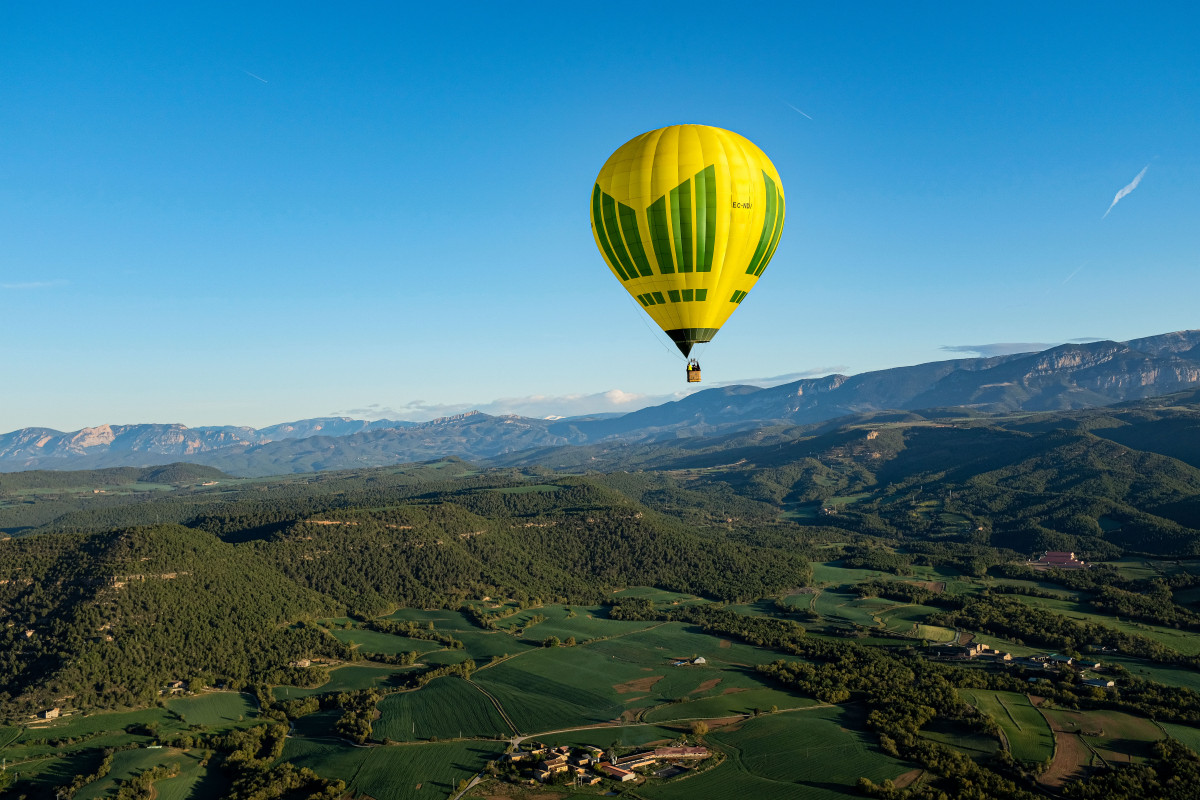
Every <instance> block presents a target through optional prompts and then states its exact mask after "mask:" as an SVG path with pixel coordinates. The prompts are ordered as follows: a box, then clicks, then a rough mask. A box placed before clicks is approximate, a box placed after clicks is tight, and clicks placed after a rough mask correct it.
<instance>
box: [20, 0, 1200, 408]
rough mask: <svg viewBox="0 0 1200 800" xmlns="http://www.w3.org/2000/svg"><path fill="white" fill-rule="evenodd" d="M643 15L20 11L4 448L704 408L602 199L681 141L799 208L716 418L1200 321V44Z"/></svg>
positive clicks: (873, 19)
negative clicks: (1045, 347) (85, 430)
mask: <svg viewBox="0 0 1200 800" xmlns="http://www.w3.org/2000/svg"><path fill="white" fill-rule="evenodd" d="M647 8H651V7H650V6H646V4H644V3H640V4H639V3H630V4H622V3H609V4H604V5H602V6H597V5H589V6H586V7H583V6H581V7H580V8H579V9H575V8H572V7H571V6H570V5H569V4H550V3H544V4H542V3H531V4H503V5H502V4H486V5H485V4H459V5H448V4H447V5H437V4H429V5H428V6H427V7H425V8H421V9H418V10H414V9H412V8H407V7H404V8H397V7H396V6H395V5H394V4H371V3H359V4H353V5H342V6H335V5H334V4H328V3H275V4H232V3H229V4H226V3H205V4H190V3H179V4H156V3H145V4H125V3H106V4H93V3H82V2H75V3H62V4H54V5H51V4H33V3H25V4H16V3H9V4H4V5H2V6H0V76H2V78H3V79H2V80H0V143H2V145H3V146H2V147H0V359H2V364H3V367H2V369H3V373H2V374H3V380H2V382H0V383H2V388H0V431H7V430H12V429H15V428H19V427H26V426H47V427H54V428H58V429H62V430H72V429H75V428H79V427H82V426H85V425H97V424H101V423H133V422H182V423H184V424H187V425H192V426H196V425H211V424H246V425H254V426H262V425H266V424H270V423H274V422H280V421H284V420H290V419H298V418H302V417H312V416H322V415H327V414H334V413H337V414H346V415H350V416H388V417H391V418H407V419H421V418H428V417H430V416H436V415H440V414H443V413H449V412H454V411H458V410H463V409H466V408H482V409H485V410H488V411H492V412H502V411H515V412H518V413H527V414H531V415H539V416H541V415H547V414H552V413H559V414H570V413H580V412H584V411H596V410H631V409H632V408H635V407H638V406H639V405H640V404H644V403H646V402H650V401H651V400H657V399H658V398H664V397H669V396H672V395H673V394H675V393H677V392H679V391H681V390H683V389H684V388H685V387H684V384H683V380H684V378H683V369H682V363H681V361H680V360H679V357H678V354H677V353H675V352H674V351H673V348H671V347H668V346H667V345H666V344H665V340H664V337H663V336H662V335H661V333H658V334H656V332H655V331H654V330H653V329H652V328H651V327H650V326H649V322H648V320H647V321H646V323H643V321H642V320H643V319H644V314H643V313H642V312H641V311H640V310H639V309H638V308H637V307H636V306H635V305H634V304H633V302H632V301H631V300H630V299H629V297H628V295H627V294H626V293H625V291H624V289H623V288H622V287H621V286H620V285H619V282H618V281H617V280H616V279H615V278H613V277H612V275H611V274H610V273H609V272H608V270H607V268H606V267H605V265H604V262H603V261H602V259H601V258H600V256H599V254H598V252H597V251H596V249H595V245H594V243H593V241H592V237H591V233H590V230H589V224H588V214H587V202H588V197H589V191H590V189H591V186H592V182H593V180H594V179H595V176H596V173H597V172H598V171H599V169H600V166H601V165H602V164H603V163H604V161H605V159H606V158H607V157H608V155H609V154H610V153H611V152H612V151H613V150H615V149H616V148H617V147H618V146H620V145H621V144H622V143H624V142H625V141H627V140H628V139H630V138H632V137H633V136H635V135H637V134H639V133H641V132H643V131H646V130H650V129H653V128H658V127H661V126H663V125H668V124H674V123H680V122H702V123H706V124H712V125H719V126H721V127H725V128H729V129H731V130H735V131H738V132H739V133H742V134H743V135H745V136H747V137H748V138H750V139H751V140H753V141H754V142H755V143H757V144H758V145H759V146H760V147H761V148H762V149H763V150H764V151H765V152H766V153H767V154H768V155H769V156H770V157H771V158H772V160H773V161H774V163H775V165H776V167H777V168H778V170H779V173H780V175H781V176H782V179H783V183H784V189H785V191H786V192H787V198H788V218H787V224H786V227H785V230H784V233H783V238H782V241H781V243H780V246H779V249H778V252H777V253H776V255H775V258H774V260H773V261H772V263H771V265H770V267H769V268H768V269H767V271H766V272H765V273H764V276H763V278H762V280H761V281H760V282H759V284H758V286H757V288H756V289H755V291H754V292H753V293H752V294H751V295H750V297H749V298H748V299H747V300H746V301H745V302H744V303H743V304H742V305H741V307H740V308H739V310H738V312H737V313H736V314H735V315H734V316H733V317H732V318H731V319H730V321H729V323H728V324H727V325H726V326H725V327H724V328H723V329H722V332H721V334H720V335H719V336H718V337H717V338H716V339H715V340H714V341H713V343H712V344H710V345H708V346H706V348H705V349H704V350H703V351H702V352H701V354H700V355H701V358H702V360H703V364H704V368H705V380H706V383H705V384H704V385H706V386H707V385H714V384H715V383H718V382H742V381H750V382H753V381H763V380H765V379H769V378H774V379H776V380H777V381H778V380H783V379H784V377H785V376H793V375H815V374H824V373H827V372H830V371H840V372H862V371H866V370H871V369H879V368H886V367H890V366H899V365H903V364H911V363H918V362H923V361H931V360H937V359H942V358H951V357H958V356H961V355H962V354H963V350H962V348H963V347H967V346H980V347H983V346H990V345H996V344H1003V343H1037V344H1052V343H1060V342H1066V341H1069V340H1073V339H1080V338H1088V337H1098V338H1110V339H1118V340H1120V339H1128V338H1133V337H1137V336H1144V335H1149V334H1154V333H1161V332H1165V331H1170V330H1178V329H1184V328H1195V327H1200V319H1198V317H1200V304H1198V303H1197V301H1196V298H1197V297H1200V270H1197V266H1200V264H1198V261H1200V224H1197V217H1198V213H1197V212H1200V195H1198V189H1200V153H1198V152H1197V147H1198V144H1200V56H1198V51H1200V48H1197V47H1196V44H1195V32H1196V31H1197V29H1198V28H1200V25H1198V23H1200V12H1196V11H1193V10H1191V9H1190V8H1189V7H1188V6H1187V5H1186V4H1181V3H1165V4H1161V5H1157V6H1156V5H1151V6H1149V7H1146V8H1138V9H1133V8H1130V7H1128V4H1112V5H1104V4H1097V3H1087V4H1084V3H1077V4H1054V5H1049V6H1048V5H1047V4H981V3H971V4H964V3H922V4H895V3H892V4H884V3H860V4H829V3H797V4H790V5H785V4H762V5H756V4H753V3H741V4H738V6H737V11H738V13H737V14H736V15H731V14H730V11H729V9H730V6H728V4H713V5H711V6H706V5H705V4H702V3H687V4H680V5H678V6H676V7H674V8H675V9H676V10H674V11H672V10H671V9H672V6H671V5H670V4H663V5H662V6H661V9H662V11H661V12H656V13H648V12H647V10H646V9H647ZM654 8H659V7H658V6H654ZM795 109H799V110H800V111H802V112H803V114H802V113H798V111H797V110H795ZM809 117H811V119H810V118H809ZM1147 165H1149V168H1148V169H1147V171H1146V173H1145V175H1144V177H1143V178H1142V180H1141V182H1140V183H1139V185H1138V186H1137V188H1136V189H1135V190H1134V191H1132V192H1130V193H1129V194H1128V195H1127V196H1125V197H1124V198H1123V199H1122V200H1121V201H1120V203H1118V204H1117V206H1116V207H1115V208H1113V209H1112V211H1111V213H1109V215H1108V216H1107V217H1106V218H1103V219H1102V215H1103V214H1104V212H1105V210H1106V209H1107V208H1108V207H1109V205H1110V203H1111V202H1112V200H1113V197H1114V196H1115V194H1116V193H1117V191H1118V190H1119V189H1121V188H1122V187H1123V186H1126V185H1127V184H1129V183H1130V182H1131V181H1132V180H1133V179H1134V177H1135V176H1136V175H1137V174H1138V173H1139V171H1140V170H1142V169H1143V168H1144V167H1146V166H1147ZM946 348H958V349H951V350H948V349H946ZM992 349H995V348H992ZM999 349H1004V348H999ZM985 350H987V348H986V347H985ZM987 351H988V352H990V350H987Z"/></svg>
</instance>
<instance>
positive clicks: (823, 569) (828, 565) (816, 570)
mask: <svg viewBox="0 0 1200 800" xmlns="http://www.w3.org/2000/svg"><path fill="white" fill-rule="evenodd" d="M812 570H813V576H812V582H813V584H814V585H815V586H846V585H847V584H852V583H858V582H859V581H865V580H870V579H872V578H884V579H888V578H894V577H895V576H894V575H892V574H891V573H890V572H881V571H880V570H877V569H857V568H850V567H839V566H837V562H836V561H829V562H820V561H814V562H812Z"/></svg>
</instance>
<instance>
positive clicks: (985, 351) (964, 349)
mask: <svg viewBox="0 0 1200 800" xmlns="http://www.w3.org/2000/svg"><path fill="white" fill-rule="evenodd" d="M1059 344H1061V342H993V343H991V344H946V345H942V347H941V349H942V350H945V351H946V352H947V353H973V354H975V355H978V356H983V357H984V358H991V357H992V356H1008V355H1012V354H1013V353H1039V352H1041V351H1042V350H1049V349H1050V348H1051V347H1057V346H1058V345H1059Z"/></svg>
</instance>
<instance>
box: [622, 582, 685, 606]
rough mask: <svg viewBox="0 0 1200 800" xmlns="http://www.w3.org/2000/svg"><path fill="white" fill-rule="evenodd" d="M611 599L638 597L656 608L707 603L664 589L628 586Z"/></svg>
mask: <svg viewBox="0 0 1200 800" xmlns="http://www.w3.org/2000/svg"><path fill="white" fill-rule="evenodd" d="M612 596H613V597H640V598H644V599H646V600H649V601H651V602H653V603H654V604H655V605H658V606H667V605H687V604H689V603H707V602H708V601H707V600H705V599H704V598H702V597H697V596H696V595H694V594H684V593H683V592H671V591H668V590H666V589H655V588H653V587H651V586H630V587H628V588H625V589H618V590H617V591H615V592H613V594H612Z"/></svg>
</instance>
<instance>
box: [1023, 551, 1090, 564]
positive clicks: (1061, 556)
mask: <svg viewBox="0 0 1200 800" xmlns="http://www.w3.org/2000/svg"><path fill="white" fill-rule="evenodd" d="M1029 566H1031V567H1041V568H1042V569H1050V568H1051V567H1053V568H1054V569H1087V564H1085V563H1083V562H1082V561H1080V560H1079V559H1077V558H1076V557H1075V554H1074V553H1070V552H1067V551H1065V550H1047V551H1046V552H1045V553H1043V554H1042V557H1041V558H1039V559H1038V560H1037V561H1030V562H1029Z"/></svg>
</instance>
